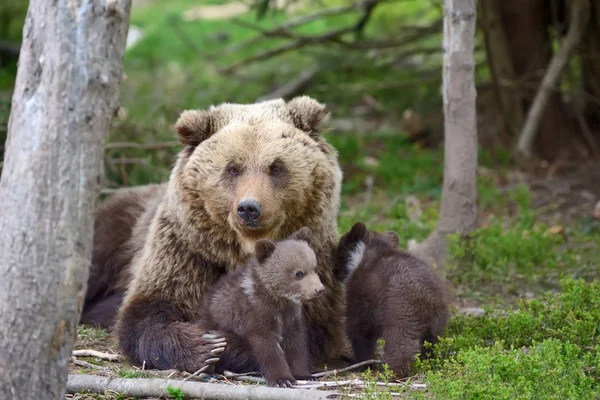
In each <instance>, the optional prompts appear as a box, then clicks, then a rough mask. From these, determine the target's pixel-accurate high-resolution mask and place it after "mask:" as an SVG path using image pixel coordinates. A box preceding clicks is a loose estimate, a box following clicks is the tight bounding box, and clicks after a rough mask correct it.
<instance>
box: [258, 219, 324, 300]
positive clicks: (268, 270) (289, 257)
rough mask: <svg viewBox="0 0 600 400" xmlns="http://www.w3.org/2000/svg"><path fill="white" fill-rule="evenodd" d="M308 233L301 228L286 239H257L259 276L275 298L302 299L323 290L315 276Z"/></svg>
mask: <svg viewBox="0 0 600 400" xmlns="http://www.w3.org/2000/svg"><path fill="white" fill-rule="evenodd" d="M309 235H310V230H309V229H308V228H306V227H303V228H301V229H300V230H298V231H297V232H295V233H294V234H292V235H291V236H290V237H289V238H288V239H286V240H282V241H279V242H273V241H271V240H268V239H261V240H259V241H257V242H256V251H255V255H256V260H257V261H258V266H257V272H258V276H259V278H260V279H261V281H262V283H263V284H264V285H265V286H266V287H267V289H268V290H269V292H270V293H271V294H273V295H274V296H275V297H278V298H279V297H283V298H286V299H289V300H292V301H296V302H305V301H308V300H311V299H314V298H316V297H319V296H321V295H322V294H323V293H324V292H325V287H324V286H323V283H321V280H320V279H319V275H317V257H316V255H315V253H314V252H313V250H312V249H311V248H310V247H309V246H308V240H309Z"/></svg>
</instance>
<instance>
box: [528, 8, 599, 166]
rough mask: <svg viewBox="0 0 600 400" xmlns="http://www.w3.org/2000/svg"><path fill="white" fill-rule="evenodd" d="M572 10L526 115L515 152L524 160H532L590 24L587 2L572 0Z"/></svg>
mask: <svg viewBox="0 0 600 400" xmlns="http://www.w3.org/2000/svg"><path fill="white" fill-rule="evenodd" d="M571 3H572V6H571V17H570V21H569V32H568V33H567V36H566V38H565V40H564V42H563V44H562V46H561V47H560V49H559V50H558V51H557V52H556V53H555V54H554V56H553V57H552V60H551V61H550V65H549V66H548V69H547V70H546V74H545V75H544V79H542V83H541V85H540V88H539V90H538V92H537V94H536V95H535V98H534V100H533V104H532V105H531V108H530V109H529V112H528V114H527V119H526V120H525V126H524V127H523V130H522V131H521V134H520V136H519V140H518V142H517V147H516V152H517V154H520V155H522V156H524V157H525V158H529V157H531V151H532V146H533V141H534V140H535V136H536V134H537V131H538V130H539V127H540V122H541V119H542V115H543V113H544V110H545V109H546V105H547V104H548V101H549V100H550V96H551V95H552V90H553V88H554V86H555V85H556V82H557V81H558V78H559V77H560V75H561V74H562V71H563V69H564V68H565V66H566V65H567V64H568V63H569V59H570V57H571V53H572V52H573V51H574V50H575V48H576V47H577V45H578V44H579V42H580V40H581V36H582V34H583V31H584V28H585V26H586V25H587V21H588V20H589V2H588V0H573V1H572V2H571Z"/></svg>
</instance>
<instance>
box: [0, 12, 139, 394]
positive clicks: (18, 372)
mask: <svg viewBox="0 0 600 400" xmlns="http://www.w3.org/2000/svg"><path fill="white" fill-rule="evenodd" d="M130 8H131V2H130V0H100V1H94V0H57V1H52V2H50V1H43V0H31V2H30V4H29V10H28V13H27V18H26V21H25V26H24V29H23V43H22V46H21V52H20V59H19V69H18V73H17V81H16V84H15V90H14V94H13V99H12V111H11V115H10V120H9V124H8V138H7V141H6V158H5V160H4V168H3V171H2V177H1V179H0V209H1V210H2V213H1V214H0V276H1V277H2V279H0V398H2V399H17V398H19V399H59V398H60V399H64V398H65V392H66V381H67V372H68V371H67V365H68V358H69V354H70V352H71V349H72V346H73V341H74V338H75V335H76V332H77V323H78V320H79V314H80V312H81V308H82V304H83V296H84V291H85V285H86V280H87V275H88V265H89V263H90V258H91V250H92V235H93V222H94V220H93V209H94V206H95V202H96V197H97V196H98V193H99V189H100V186H99V184H100V181H101V160H102V152H103V148H104V143H105V141H106V137H107V134H108V130H109V126H110V121H111V118H112V116H113V113H114V112H115V110H116V107H117V105H118V93H119V87H120V83H121V76H122V66H123V54H124V51H125V41H126V36H127V29H128V23H129V13H130Z"/></svg>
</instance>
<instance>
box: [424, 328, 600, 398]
mask: <svg viewBox="0 0 600 400" xmlns="http://www.w3.org/2000/svg"><path fill="white" fill-rule="evenodd" d="M599 349H600V347H598V346H596V349H595V352H586V350H585V349H581V348H580V347H578V346H577V345H575V344H573V343H569V342H561V341H560V340H557V339H547V340H544V341H543V342H541V343H537V342H534V343H532V346H531V347H530V348H528V349H519V348H510V349H508V350H507V349H506V348H505V345H504V344H502V343H500V342H496V343H495V344H494V345H493V346H492V347H489V348H485V347H473V348H470V349H466V350H464V351H461V352H460V353H459V354H458V355H457V356H456V357H454V358H452V359H451V360H449V361H447V362H446V363H444V365H443V368H441V369H440V370H438V371H435V372H431V373H429V374H428V375H427V377H426V382H427V383H428V384H429V385H430V386H429V393H430V394H431V395H433V397H434V398H436V399H506V400H513V399H594V398H596V396H597V393H598V392H597V391H598V390H599V389H600V385H598V382H597V380H596V379H597V377H594V376H592V373H591V372H590V371H591V370H593V368H594V366H596V367H597V366H598V363H599V362H600V358H598V354H599V353H598V350H599Z"/></svg>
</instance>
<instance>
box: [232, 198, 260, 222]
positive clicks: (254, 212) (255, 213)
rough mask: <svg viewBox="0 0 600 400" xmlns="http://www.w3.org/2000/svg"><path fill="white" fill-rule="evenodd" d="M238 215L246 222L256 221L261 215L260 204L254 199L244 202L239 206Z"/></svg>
mask: <svg viewBox="0 0 600 400" xmlns="http://www.w3.org/2000/svg"><path fill="white" fill-rule="evenodd" d="M237 213H238V215H239V216H240V218H241V219H243V220H244V221H245V222H252V221H256V219H257V218H258V217H260V213H261V207H260V203H259V202H258V201H256V200H252V199H247V200H242V201H240V203H239V204H238V209H237Z"/></svg>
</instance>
